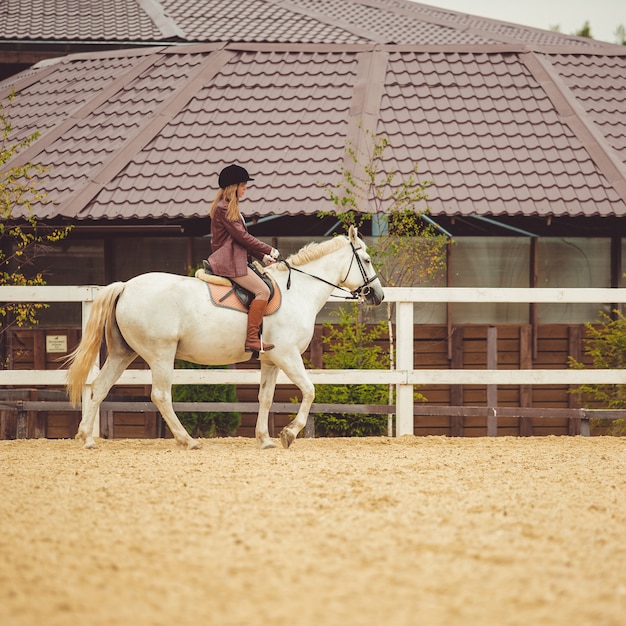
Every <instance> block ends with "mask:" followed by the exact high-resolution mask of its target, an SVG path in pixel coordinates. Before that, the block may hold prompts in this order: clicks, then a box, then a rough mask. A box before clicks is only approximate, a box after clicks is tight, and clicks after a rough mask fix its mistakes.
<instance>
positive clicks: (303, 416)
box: [280, 354, 315, 448]
mask: <svg viewBox="0 0 626 626" xmlns="http://www.w3.org/2000/svg"><path fill="white" fill-rule="evenodd" d="M297 357H298V358H297V360H295V359H294V362H291V363H290V367H289V368H287V367H285V366H284V365H283V368H282V369H283V371H284V372H285V374H287V376H288V377H289V379H290V380H291V382H293V384H294V385H296V386H297V387H298V389H300V391H301V392H302V402H301V403H300V408H299V409H298V413H297V414H296V416H295V418H294V419H293V420H292V421H291V422H289V424H287V426H285V428H283V429H282V431H281V432H280V441H281V443H282V444H283V447H284V448H288V447H289V446H290V445H291V444H292V443H293V442H294V440H295V439H296V437H297V436H298V433H299V432H300V431H301V430H302V429H303V428H304V427H305V426H306V421H307V418H308V417H309V411H310V409H311V405H312V404H313V400H314V399H315V386H314V385H313V383H312V382H311V379H310V378H309V375H308V374H307V372H306V369H305V368H304V363H303V362H302V357H301V356H300V355H299V354H298V355H297Z"/></svg>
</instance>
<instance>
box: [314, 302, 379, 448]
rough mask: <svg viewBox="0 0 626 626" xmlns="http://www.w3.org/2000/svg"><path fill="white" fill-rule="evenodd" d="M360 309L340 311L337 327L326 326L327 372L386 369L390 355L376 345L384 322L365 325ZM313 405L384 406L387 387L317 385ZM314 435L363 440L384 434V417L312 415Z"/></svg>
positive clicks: (373, 415)
mask: <svg viewBox="0 0 626 626" xmlns="http://www.w3.org/2000/svg"><path fill="white" fill-rule="evenodd" d="M359 312H360V311H359V306H358V305H356V304H348V305H346V306H343V307H341V309H339V311H338V313H336V314H334V315H335V317H338V322H337V323H336V324H332V323H330V322H329V323H326V324H324V328H325V329H326V332H325V333H324V336H323V337H322V342H323V344H324V345H326V346H329V347H330V350H325V351H324V355H323V357H322V362H323V365H324V367H325V368H326V369H385V368H388V367H389V355H388V354H387V353H385V352H384V351H383V350H382V348H381V347H380V346H379V345H376V344H375V341H376V340H377V339H379V338H381V337H383V336H384V335H385V333H386V330H387V324H386V322H380V323H378V324H376V325H367V324H364V323H362V322H361V321H360V320H359ZM315 401H316V402H318V403H323V404H387V403H388V401H389V387H388V385H385V384H383V385H318V386H317V388H316V397H315ZM314 417H315V432H316V434H317V435H319V436H322V437H366V436H372V435H383V434H385V433H386V431H387V415H384V414H383V415H377V414H364V415H361V414H354V413H341V414H336V413H334V414H331V413H315V414H314Z"/></svg>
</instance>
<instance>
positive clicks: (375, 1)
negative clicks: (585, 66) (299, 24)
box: [351, 0, 617, 48]
mask: <svg viewBox="0 0 626 626" xmlns="http://www.w3.org/2000/svg"><path fill="white" fill-rule="evenodd" d="M393 1H394V2H396V3H398V4H408V5H410V6H414V7H425V8H428V9H431V10H435V11H440V12H441V13H450V14H453V15H463V16H465V17H467V18H469V19H471V20H479V21H482V22H486V23H488V24H497V25H501V26H502V25H503V26H510V27H512V28H516V29H519V30H526V31H531V32H540V33H549V32H553V31H550V30H549V29H547V28H536V27H535V26H527V25H526V24H518V23H516V22H509V21H507V20H500V19H496V18H493V17H485V16H483V15H476V14H475V13H466V12H465V11H455V10H453V9H447V8H444V7H439V6H437V5H434V4H427V3H424V2H413V0H393ZM351 2H358V3H360V4H365V5H367V6H374V7H377V6H380V0H351ZM399 12H402V13H403V14H405V15H413V16H416V14H415V11H411V10H410V9H400V11H399ZM416 17H417V16H416ZM419 19H420V20H424V21H427V22H429V23H430V24H438V25H440V26H448V27H450V28H456V30H459V31H463V32H468V33H474V34H479V35H483V36H487V37H490V38H492V39H495V40H497V41H502V42H503V43H507V42H512V43H519V39H518V38H514V37H511V38H509V37H507V36H506V35H502V34H500V33H492V32H491V31H489V30H485V29H482V28H479V27H476V26H467V25H462V28H459V26H460V25H459V24H457V23H456V22H455V21H454V20H450V19H447V18H445V17H443V18H435V17H429V16H427V15H423V14H421V13H420V15H419ZM555 34H557V35H560V36H561V37H563V38H564V39H566V40H567V41H573V42H580V43H584V44H586V46H587V47H588V48H604V47H612V46H615V45H617V44H612V43H610V42H608V41H602V40H600V39H591V38H589V37H580V36H578V35H567V34H565V33H558V32H557V33H555ZM564 45H567V44H565V42H564Z"/></svg>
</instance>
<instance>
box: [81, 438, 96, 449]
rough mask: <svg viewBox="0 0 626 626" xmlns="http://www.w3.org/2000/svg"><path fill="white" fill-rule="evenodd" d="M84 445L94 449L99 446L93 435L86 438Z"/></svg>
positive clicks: (86, 447)
mask: <svg viewBox="0 0 626 626" xmlns="http://www.w3.org/2000/svg"><path fill="white" fill-rule="evenodd" d="M83 447H84V448H85V449H86V450H93V449H95V448H97V446H96V442H95V441H94V439H93V437H87V438H86V439H85V445H84V446H83Z"/></svg>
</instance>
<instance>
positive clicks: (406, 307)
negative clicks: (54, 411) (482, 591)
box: [0, 286, 626, 436]
mask: <svg viewBox="0 0 626 626" xmlns="http://www.w3.org/2000/svg"><path fill="white" fill-rule="evenodd" d="M100 289H101V287H99V286H67V287H50V286H41V287H23V286H19V287H13V286H11V287H9V286H2V287H0V302H24V303H26V302H80V303H81V304H82V326H83V330H84V328H85V325H86V322H87V319H88V317H89V313H90V310H91V306H92V303H93V300H94V298H95V297H96V295H97V294H98V292H99V291H100ZM385 299H386V300H387V301H388V302H395V303H396V316H395V324H396V344H397V349H396V367H395V369H394V370H309V374H310V377H311V380H312V382H313V383H314V384H322V385H323V384H342V383H343V384H356V383H358V384H393V385H395V386H396V404H395V407H394V412H395V415H396V435H397V436H401V435H407V434H413V417H414V414H415V407H414V404H413V388H414V385H425V384H435V385H553V384H567V385H580V384H585V383H587V384H624V383H626V371H624V370H613V369H603V370H593V369H584V370H573V369H549V370H532V369H519V370H512V369H506V370H504V369H501V370H499V369H487V370H485V369H456V370H455V369H445V370H444V369H415V366H414V363H413V340H414V338H413V328H414V317H413V304H414V303H425V302H446V303H458V302H466V303H493V302H500V303H503V302H518V303H519V302H521V303H598V304H622V303H626V289H599V288H562V289H547V288H535V289H532V288H468V287H395V288H386V289H385ZM97 372H98V366H97V365H96V366H94V368H93V370H92V373H91V375H90V377H89V378H88V381H87V389H88V387H89V385H90V384H91V381H92V380H93V378H94V377H95V375H96V374H97ZM260 376H261V373H260V370H235V369H225V370H188V369H185V370H175V372H174V382H175V383H177V384H193V383H195V384H198V383H201V384H224V383H230V384H259V382H260ZM277 382H278V384H289V383H290V381H289V380H288V379H287V378H286V377H285V376H284V375H282V374H281V375H279V378H278V381H277ZM150 383H151V374H150V372H149V371H148V370H126V371H125V372H124V373H123V374H122V377H121V378H120V380H119V381H118V383H117V384H118V385H137V384H141V385H149V384H150ZM63 384H65V371H64V370H0V387H3V386H9V385H15V386H23V385H26V386H27V385H31V386H42V385H43V386H59V385H63ZM87 389H86V390H87ZM466 408H467V407H466Z"/></svg>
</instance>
